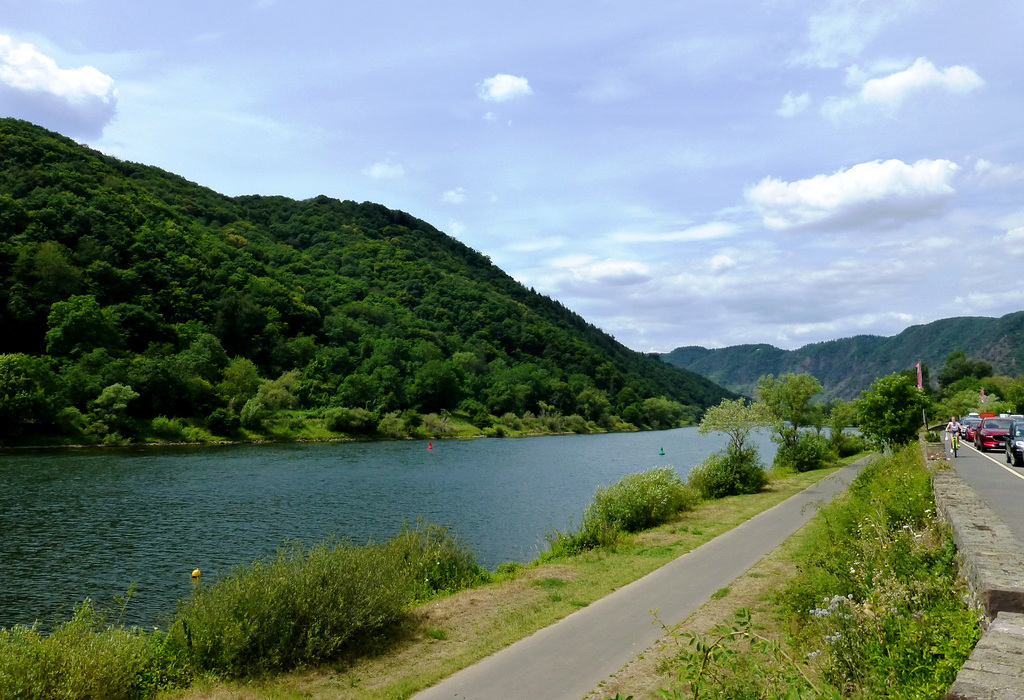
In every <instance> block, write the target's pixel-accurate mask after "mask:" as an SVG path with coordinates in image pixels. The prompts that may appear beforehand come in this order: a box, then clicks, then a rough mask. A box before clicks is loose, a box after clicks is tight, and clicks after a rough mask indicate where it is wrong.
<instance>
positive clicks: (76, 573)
mask: <svg viewBox="0 0 1024 700" xmlns="http://www.w3.org/2000/svg"><path fill="white" fill-rule="evenodd" d="M726 440H727V438H726V437H725V436H724V435H721V434H715V435H706V436H701V435H699V434H698V433H697V430H696V428H681V429H677V430H668V431H659V432H644V433H614V434H600V435H569V436H549V437H533V438H518V439H479V440H443V441H438V440H435V441H433V442H431V443H428V442H427V441H407V442H373V443H326V444H299V445H236V446H205V447H136V448H120V449H88V450H60V451H55V450H39V451H27V452H26V451H18V452H4V453H0V575H2V576H3V583H2V585H0V627H11V626H12V625H15V624H32V623H33V622H34V621H37V620H38V621H40V623H41V624H42V625H43V626H44V627H47V626H49V625H50V624H52V623H53V622H54V621H56V620H60V619H66V618H67V617H69V616H70V614H71V609H70V608H71V607H72V606H73V605H74V604H75V603H76V602H80V601H82V600H84V599H85V598H91V599H92V600H93V601H95V602H96V603H97V605H98V606H99V607H101V608H107V609H112V608H113V607H114V596H118V595H124V594H125V592H126V591H127V589H128V586H129V584H130V583H133V582H134V583H135V584H136V589H137V593H136V595H135V597H134V598H133V599H132V601H131V602H130V604H129V606H128V608H127V611H126V613H125V615H124V617H123V618H122V621H123V622H124V623H125V624H134V625H142V626H147V627H148V626H153V625H158V624H161V623H164V622H166V620H167V619H168V618H169V617H170V616H172V615H173V614H174V611H175V608H176V604H177V601H178V600H179V599H183V598H186V597H187V596H188V594H189V590H190V587H191V585H192V583H191V579H190V573H191V571H192V570H193V569H194V568H200V569H201V570H202V571H203V580H204V581H206V582H208V583H209V582H212V581H215V580H216V579H217V577H218V576H223V575H224V574H226V573H228V572H229V571H230V570H231V569H232V568H233V567H235V566H239V565H243V564H248V563H250V562H252V561H254V560H256V559H259V558H261V557H266V556H272V555H273V554H274V552H275V550H276V548H277V547H278V546H280V545H281V544H283V543H285V542H289V541H295V540H297V541H299V542H302V543H303V544H305V545H310V544H312V543H314V542H317V541H321V540H324V539H326V538H327V537H328V536H330V535H336V536H340V537H343V538H347V539H349V540H351V541H352V542H354V543H356V544H363V543H365V542H367V541H368V540H371V539H372V540H375V541H382V540H385V539H387V538H388V537H391V536H392V535H394V534H396V533H397V532H398V531H399V529H400V528H401V527H402V524H403V522H410V523H412V522H415V521H416V519H417V518H419V517H422V518H424V519H426V520H427V521H430V522H434V523H439V524H442V525H450V526H451V528H452V530H453V531H454V532H456V533H458V535H459V536H460V537H461V538H462V540H463V541H464V542H465V543H466V544H467V545H468V546H469V547H470V548H471V549H472V550H473V551H474V552H475V554H476V556H477V561H478V562H479V563H480V564H481V565H482V566H484V567H486V568H488V569H491V570H493V569H494V568H495V567H496V566H497V565H498V564H500V563H502V562H504V561H521V562H528V561H530V560H532V559H533V558H534V557H536V556H537V554H538V552H539V551H540V549H541V548H542V547H543V546H544V544H545V541H544V534H545V532H546V531H547V530H548V529H551V528H557V529H565V528H567V527H570V526H571V525H572V523H578V522H579V518H580V515H581V514H582V513H583V510H584V508H585V507H586V506H587V504H588V503H590V501H591V500H592V498H593V495H594V491H595V489H596V488H597V487H598V486H599V485H601V484H610V483H614V482H616V481H618V480H619V479H620V478H621V477H622V476H624V475H626V474H629V473H632V472H637V471H643V470H646V469H650V468H652V467H660V466H672V467H674V468H675V470H676V471H677V472H678V473H679V475H680V476H681V477H684V478H685V476H686V474H687V473H688V472H689V470H690V468H691V467H693V466H694V465H696V464H698V463H699V462H700V461H701V460H702V459H704V457H706V456H707V455H708V454H710V453H712V452H714V451H716V450H719V449H722V448H723V447H724V446H725V444H726ZM756 440H757V442H758V444H759V447H760V452H761V455H762V458H763V459H764V460H765V462H766V463H770V462H771V459H772V457H773V456H774V452H775V446H774V445H773V444H772V443H771V442H770V441H769V440H768V439H767V437H765V436H757V437H756ZM428 446H429V447H432V449H428ZM662 451H664V455H662V454H660V453H661V452H662Z"/></svg>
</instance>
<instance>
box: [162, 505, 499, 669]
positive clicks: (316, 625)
mask: <svg viewBox="0 0 1024 700" xmlns="http://www.w3.org/2000/svg"><path fill="white" fill-rule="evenodd" d="M486 576H487V573H486V572H485V571H484V570H482V569H481V568H480V567H478V566H477V565H476V562H475V560H474V558H473V556H472V554H471V553H470V552H469V551H468V550H467V549H466V548H465V547H464V546H463V545H462V544H461V543H460V542H459V541H458V540H457V539H456V538H455V537H454V536H452V535H451V534H449V533H448V530H447V528H442V527H439V526H436V525H426V524H423V523H420V524H418V525H417V526H416V527H408V526H407V527H405V528H403V530H402V532H401V533H400V534H399V535H398V536H396V537H394V538H392V539H390V540H388V541H387V542H384V543H382V544H368V545H365V546H358V547H357V546H353V545H351V544H349V543H347V542H341V541H335V540H329V541H327V542H324V543H321V544H318V545H315V546H313V547H312V548H310V549H304V548H302V547H301V546H299V545H297V544H296V545H292V546H290V547H285V548H282V549H281V550H279V551H278V553H277V556H276V557H274V558H272V559H267V560H262V561H257V562H255V563H253V564H251V565H249V566H245V567H240V568H238V569H236V570H235V571H233V572H232V573H231V574H230V575H229V576H227V577H225V578H224V579H222V580H221V581H218V582H217V583H216V584H214V585H213V586H209V587H206V586H200V587H198V588H197V589H196V590H195V591H194V592H193V594H192V596H191V598H189V600H188V601H186V602H184V603H183V604H182V605H181V606H180V609H179V612H178V616H177V619H176V620H175V624H174V626H173V627H172V629H171V632H170V639H171V643H172V644H173V645H174V646H175V647H176V648H178V649H180V653H181V654H182V655H183V656H184V657H185V658H187V659H188V661H189V663H190V665H191V666H193V667H194V668H196V669H198V670H201V671H215V672H218V673H221V674H225V675H228V676H245V675H251V674H256V673H262V672H266V671H278V670H286V669H290V668H294V667H296V666H299V665H302V664H310V663H316V662H320V661H324V660H327V659H330V658H332V657H334V656H336V655H337V654H338V653H339V652H340V651H341V650H342V649H344V648H345V647H346V646H347V645H348V644H349V643H350V642H352V641H353V640H355V639H357V638H359V637H360V636H363V635H367V634H372V633H375V632H379V631H381V630H383V629H385V628H387V627H388V626H389V625H391V624H392V623H394V622H396V621H397V620H398V619H399V618H400V617H401V615H402V613H403V612H404V611H405V609H406V608H407V607H408V606H409V605H410V604H411V603H413V602H414V601H418V600H423V599H424V598H429V597H431V596H433V595H436V594H437V592H439V591H445V590H455V589H458V588H460V587H463V586H466V585H469V584H472V583H476V582H478V581H480V580H481V579H482V578H485V577H486Z"/></svg>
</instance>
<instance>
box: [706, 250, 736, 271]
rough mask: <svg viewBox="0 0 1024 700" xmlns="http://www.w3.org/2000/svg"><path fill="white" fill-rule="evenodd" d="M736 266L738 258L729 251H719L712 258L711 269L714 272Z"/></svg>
mask: <svg viewBox="0 0 1024 700" xmlns="http://www.w3.org/2000/svg"><path fill="white" fill-rule="evenodd" d="M734 267H736V260H735V259H734V258H733V257H732V256H731V255H729V254H727V253H719V254H718V255H715V256H714V257H712V258H711V270H712V271H713V272H723V271H725V270H731V269H732V268H734Z"/></svg>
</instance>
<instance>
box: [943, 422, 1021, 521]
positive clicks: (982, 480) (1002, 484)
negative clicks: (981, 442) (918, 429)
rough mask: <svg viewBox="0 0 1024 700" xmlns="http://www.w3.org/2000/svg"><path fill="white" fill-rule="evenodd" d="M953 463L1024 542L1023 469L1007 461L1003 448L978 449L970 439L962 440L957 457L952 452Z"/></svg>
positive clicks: (947, 443)
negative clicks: (987, 450)
mask: <svg viewBox="0 0 1024 700" xmlns="http://www.w3.org/2000/svg"><path fill="white" fill-rule="evenodd" d="M946 451H947V452H948V451H949V442H948V441H947V442H946ZM950 462H951V463H952V464H953V467H954V468H955V469H956V473H957V474H959V475H960V478H961V479H963V480H964V481H965V482H967V484H968V485H969V486H970V487H971V488H972V489H974V492H975V493H976V494H978V497H979V498H981V500H982V501H984V502H985V503H986V504H987V505H988V507H989V508H991V509H992V510H993V512H995V514H996V515H998V516H999V517H1000V519H1002V521H1003V522H1004V523H1006V526H1007V527H1008V528H1010V530H1011V531H1013V533H1014V534H1015V535H1017V537H1019V538H1020V539H1021V540H1022V541H1024V468H1018V467H1014V466H1012V465H1010V464H1007V462H1006V455H1005V452H1004V451H1002V450H1000V451H998V452H979V451H978V450H976V449H974V446H973V445H971V444H970V443H968V442H961V443H960V449H958V450H957V457H956V458H955V459H953V458H952V455H950Z"/></svg>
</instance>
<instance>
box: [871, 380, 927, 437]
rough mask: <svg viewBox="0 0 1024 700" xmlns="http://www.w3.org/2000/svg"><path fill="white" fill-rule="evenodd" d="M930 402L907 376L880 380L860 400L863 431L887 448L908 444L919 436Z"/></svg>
mask: <svg viewBox="0 0 1024 700" xmlns="http://www.w3.org/2000/svg"><path fill="white" fill-rule="evenodd" d="M926 403H927V399H926V398H925V396H924V394H923V393H922V392H921V391H919V390H918V388H917V386H916V385H915V384H914V383H912V382H911V381H910V379H909V378H908V377H906V376H905V375H901V374H891V375H889V376H888V377H882V378H881V379H877V380H875V382H874V384H872V385H871V389H869V390H866V391H862V392H861V398H860V399H859V400H858V402H857V417H858V421H859V424H860V431H861V433H863V434H864V435H865V436H866V437H867V438H868V439H869V440H872V441H873V442H876V443H878V444H881V445H884V446H886V447H893V446H897V445H905V444H907V443H909V442H910V441H911V440H913V439H914V438H916V437H917V431H918V428H919V427H920V426H921V424H922V422H923V413H922V412H923V410H924V407H925V405H926Z"/></svg>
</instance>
